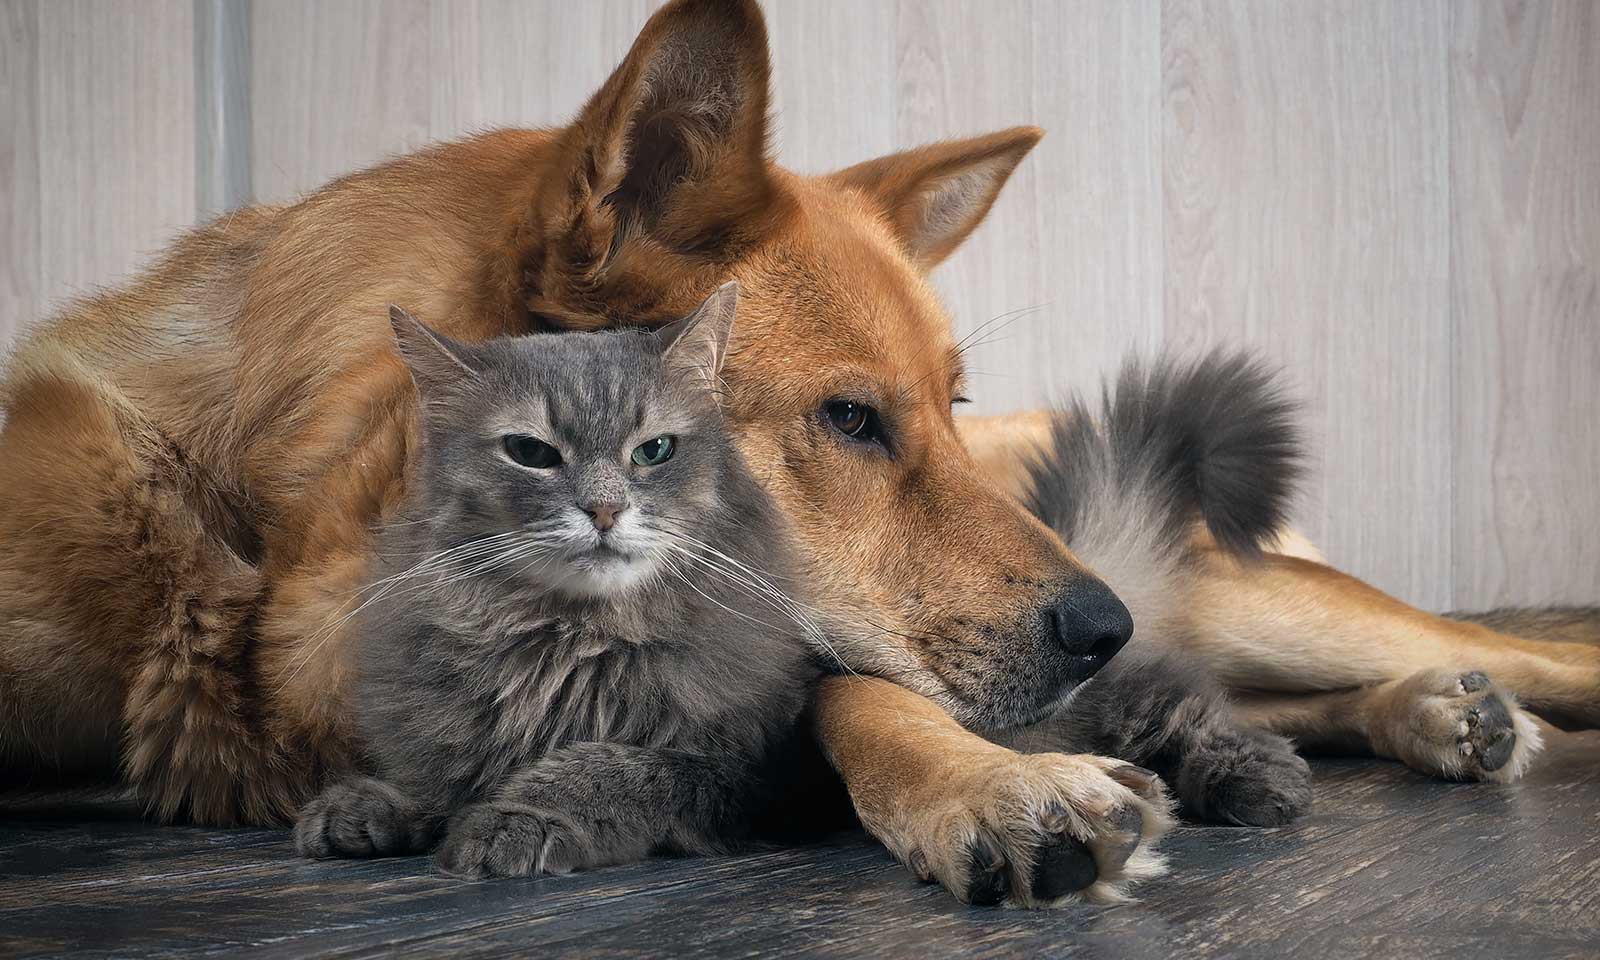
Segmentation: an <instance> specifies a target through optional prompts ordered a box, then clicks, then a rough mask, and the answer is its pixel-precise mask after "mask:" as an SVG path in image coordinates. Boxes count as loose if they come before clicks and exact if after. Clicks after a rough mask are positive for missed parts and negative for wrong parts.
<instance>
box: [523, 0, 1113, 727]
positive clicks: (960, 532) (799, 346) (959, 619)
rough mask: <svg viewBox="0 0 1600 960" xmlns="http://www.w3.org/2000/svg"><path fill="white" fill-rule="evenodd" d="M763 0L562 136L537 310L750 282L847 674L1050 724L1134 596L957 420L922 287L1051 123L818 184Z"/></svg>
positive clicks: (777, 447) (741, 8)
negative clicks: (988, 471)
mask: <svg viewBox="0 0 1600 960" xmlns="http://www.w3.org/2000/svg"><path fill="white" fill-rule="evenodd" d="M767 82H768V60H767V48H766V34H765V29H764V26H763V24H762V20H761V15H760V11H759V9H758V8H757V6H756V4H755V3H754V2H733V0H682V2H675V3H671V4H669V5H667V6H666V7H664V8H663V9H662V10H661V11H659V12H658V13H657V14H656V15H655V16H654V17H653V18H652V19H651V20H650V22H649V24H648V25H647V26H646V27H645V29H644V31H643V33H642V34H641V35H640V37H639V39H638V41H636V43H635V45H634V47H633V49H632V51H630V53H629V55H628V57H627V59H626V60H625V61H624V62H623V64H622V65H621V66H620V67H619V68H618V69H617V71H616V73H615V74H614V75H613V76H612V77H611V79H610V80H609V81H608V82H607V83H606V85H605V86H604V87H603V88H602V89H601V90H600V91H599V92H598V93H597V94H596V95H595V96H594V97H593V98H592V99H591V100H590V102H589V104H588V105H587V106H586V107H585V108H584V110H583V112H582V114H581V115H580V116H579V118H578V120H577V121H576V122H575V123H574V124H573V125H572V126H570V127H568V128H566V129H565V130H564V131H562V132H561V133H560V134H559V135H558V136H557V140H556V141H555V147H554V149H553V151H552V154H553V157H554V159H553V160H552V161H551V165H550V167H549V168H548V169H547V171H545V173H544V174H543V175H541V177H540V179H539V184H538V187H537V196H536V198H535V202H534V207H533V215H532V217H531V218H530V219H529V220H528V222H527V224H526V225H525V226H524V227H523V228H522V229H521V231H520V233H519V236H518V243H519V244H520V246H519V248H518V249H517V250H516V251H515V258H516V263H517V264H518V268H519V270H520V271H521V273H520V280H521V296H522V297H523V300H524V302H525V304H526V305H527V307H528V309H529V310H530V311H531V312H532V313H533V314H534V316H535V317H536V318H537V319H538V320H539V321H541V322H543V323H546V324H549V325H553V326H559V327H566V328H576V329H591V328H594V327H598V326H603V325H606V324H610V323H616V322H637V321H638V320H640V319H645V320H651V321H661V322H665V321H666V320H669V319H671V318H673V317H675V316H679V315H681V314H683V313H684V312H686V311H687V310H688V309H690V308H691V307H692V306H693V305H694V304H695V303H696V302H698V300H699V299H700V298H702V297H703V296H704V295H705V293H706V292H707V291H708V290H710V289H711V288H712V287H714V286H715V285H716V284H718V283H719V282H722V281H723V280H725V279H726V278H727V277H729V276H730V275H731V276H735V277H737V278H738V279H739V281H740V283H741V284H742V285H743V287H744V290H745V294H746V295H745V298H744V300H743V302H742V305H741V317H740V321H739V324H738V328H737V332H736V335H735V340H734V343H733V346H732V349H731V351H730V353H729V356H728V360H727V365H726V368H725V378H726V384H727V400H726V402H727V404H728V414H729V419H730V421H731V422H732V423H733V424H734V426H735V429H736V431H737V434H738V440H739V445H740V447H741V449H742V450H743V452H744V454H745V456H746V457H747V458H748V460H749V462H750V465H751V467H752V469H753V470H754V472H755V474H756V475H757V477H759V478H760V479H761V480H762V482H763V483H764V485H765V486H766V488H767V489H768V491H769V492H770V493H771V494H772V496H773V497H774V498H775V499H776V500H777V502H778V503H779V504H780V506H781V507H782V508H783V509H784V511H785V512H786V514H787V515H788V516H789V518H790V519H791V521H792V523H793V526H794V529H795V531H796V533H797V535H798V537H799V538H800V540H801V543H802V546H803V548H804V552H805V553H806V554H807V555H808V557H809V559H810V561H811V562H810V564H809V570H808V572H809V575H810V577H811V582H810V583H809V584H807V585H806V588H805V593H806V594H807V598H808V600H809V601H810V603H811V604H812V605H813V606H814V607H816V608H817V609H818V610H819V611H820V612H821V613H822V615H823V618H824V619H825V621H826V625H827V626H828V627H829V628H830V632H831V633H832V634H833V636H834V637H835V639H836V645H837V647H838V651H839V653H840V654H841V655H842V657H843V659H844V661H845V662H846V663H847V664H848V666H849V667H850V668H851V669H853V670H856V671H859V672H861V673H870V674H876V675H879V676H883V677H886V678H888V679H892V680H895V681H897V682H899V683H901V684H903V685H905V686H907V687H909V688H911V689H913V690H916V691H919V692H921V693H924V694H925V695H928V696H930V697H932V698H933V699H935V700H936V701H938V702H939V703H941V704H942V705H943V706H944V707H946V708H947V709H948V710H949V711H950V712H951V713H952V714H953V715H954V716H955V717H956V718H957V719H958V720H960V721H962V722H963V723H966V724H967V725H969V726H972V727H975V728H984V729H995V728H1004V727H1012V726H1017V725H1022V724H1026V723H1029V722H1032V721H1035V720H1037V719H1039V718H1041V717H1042V716H1044V715H1045V714H1047V713H1048V712H1049V711H1051V710H1052V709H1053V708H1054V707H1055V706H1056V705H1058V704H1059V703H1060V701H1061V700H1062V698H1063V697H1065V696H1066V695H1067V694H1069V693H1070V692H1071V690H1072V689H1074V688H1075V687H1076V686H1077V684H1078V683H1080V682H1081V681H1082V680H1084V679H1085V678H1087V677H1088V676H1089V675H1091V674H1092V673H1093V672H1094V671H1095V670H1096V669H1098V668H1099V666H1100V665H1102V664H1103V663H1104V662H1105V660H1106V659H1108V658H1109V657H1110V656H1111V655H1112V654H1114V653H1115V652H1116V651H1117V650H1118V649H1119V648H1120V647H1121V645H1122V644H1123V643H1124V642H1125V641H1126V640H1127V638H1128V636H1129V634H1130V633H1131V631H1132V624H1131V622H1130V620H1129V617H1128V613H1127V610H1126V609H1125V608H1124V607H1123V605H1122V604H1121V602H1120V601H1118V600H1117V598H1116V597H1115V595H1113V594H1112V592H1111V591H1110V590H1109V589H1108V588H1107V587H1106V586H1105V585H1104V584H1103V583H1101V582H1100V581H1099V580H1098V579H1097V578H1096V577H1095V576H1094V575H1093V574H1092V573H1090V572H1089V571H1088V570H1087V569H1085V568H1084V567H1083V566H1082V565H1081V564H1079V563H1078V562H1077V561H1076V560H1075V559H1074V558H1073V557H1072V555H1071V554H1070V553H1069V552H1068V551H1067V549H1066V548H1065V547H1064V546H1063V545H1062V543H1061V542H1060V540H1059V539H1058V538H1057V537H1055V536H1054V535H1053V534H1052V533H1051V532H1050V531H1049V530H1047V529H1046V528H1044V527H1043V526H1042V525H1041V524H1039V523H1038V522H1037V521H1035V520H1034V519H1033V518H1032V517H1030V516H1028V515H1027V514H1026V513H1025V512H1024V511H1023V510H1022V509H1021V508H1020V507H1019V506H1018V505H1017V503H1016V502H1015V501H1013V500H1011V499H1010V498H1009V497H1007V496H1006V495H1005V494H1003V493H1001V492H1000V491H999V490H997V489H996V488H995V487H994V485H993V484H992V483H991V482H989V481H988V480H987V479H986V478H985V476H983V475H982V474H981V473H980V471H979V469H978V467H977V465H976V464H975V462H974V461H973V459H972V457H971V455H970V454H969V453H968V451H967V450H966V448H965V447H964V446H963V444H962V442H961V440H960V438H959V437H958V435H957V431H956V425H955V420H954V418H953V416H952V405H953V404H955V403H959V402H960V400H961V399H962V397H963V393H964V391H965V390H966V384H965V379H964V375H963V368H962V355H961V350H960V345H959V344H958V343H957V342H956V341H955V339H954V337H953V336H952V334H951V325H950V321H949V318H948V317H947V315H946V314H945V312H944V310H943V309H942V308H941V306H940V304H939V302H938V300H937V299H936V297H935V296H934V294H933V292H932V290H931V288H930V287H929V285H928V284H927V282H926V281H925V279H924V275H925V273H926V271H928V270H929V269H931V268H932V267H933V266H935V265H936V264H938V263H939V262H940V261H941V260H943V259H944V258H945V257H946V256H948V255H949V254H950V253H951V252H952V251H953V250H954V249H955V248H956V247H957V246H958V245H959V244H960V243H961V242H962V240H964V239H965V238H966V237H967V235H968V234H969V233H970V232H971V231H972V230H973V229H974V228H975V227H976V226H977V224H978V222H979V221H980V220H981V219H982V218H983V217H984V215H985V214H986V213H987V212H988V210H989V207H990V205H991V204H992V203H993V202H994V199H995V197H996V195H997V194H998V193H999V191H1000V188H1001V187H1002V186H1003V185H1004V183H1005V181H1006V179H1007V178H1008V177H1009V176H1010V174H1011V172H1012V170H1013V169H1014V168H1015V167H1016V165H1017V164H1018V163H1019V162H1020V161H1021V160H1022V158H1023V156H1024V155H1025V154H1026V153H1027V152H1028V151H1029V150H1030V149H1031V148H1032V147H1033V145H1034V144H1035V143H1036V142H1037V141H1038V139H1039V137H1040V132H1039V131H1038V130H1035V129H1033V128H1018V129H1014V130H1008V131H1005V132H1002V133H997V134H993V135H991V136H986V137H979V138H975V139H971V140H963V141H952V142H947V143H942V144H938V145H935V146H932V147H927V148H923V149H920V150H914V151H910V152H907V153H903V154H897V155H894V156H890V157H885V158H881V159H878V160H874V161H871V162H868V163H864V164H861V165H859V166H856V167H852V168H850V169H847V170H844V171H841V172H839V173H836V174H832V175H829V176H822V177H801V176H797V175H794V174H791V173H789V172H787V171H785V170H783V169H782V168H780V167H778V166H776V165H775V164H773V163H771V162H770V161H769V159H768V157H767V153H766V141H767Z"/></svg>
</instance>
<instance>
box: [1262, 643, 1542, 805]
mask: <svg viewBox="0 0 1600 960" xmlns="http://www.w3.org/2000/svg"><path fill="white" fill-rule="evenodd" d="M1236 710H1237V712H1238V715H1239V719H1240V720H1241V721H1243V722H1245V723H1248V724H1250V725H1252V726H1255V727H1258V728H1260V729H1263V730H1271V731H1274V732H1276V733H1279V734H1281V735H1283V736H1286V737H1290V738H1292V739H1294V740H1295V741H1296V742H1297V743H1298V744H1299V745H1300V746H1301V747H1303V748H1305V749H1308V750H1311V751H1324V752H1335V753H1372V754H1375V755H1377V756H1380V757H1388V758H1390V759H1394V760H1399V761H1401V762H1403V763H1405V764H1406V765H1407V766H1409V767H1411V768H1412V769H1414V770H1420V771H1422V772H1424V773H1428V774H1432V775H1433V776H1437V777H1445V778H1447V779H1451V780H1493V781H1497V782H1500V783H1510V782H1511V781H1513V780H1516V779H1517V778H1519V777H1521V776H1522V774H1523V772H1524V771H1525V770H1527V768H1528V764H1529V762H1530V761H1532V759H1533V757H1534V755H1535V754H1537V753H1538V752H1539V749H1540V748H1541V747H1542V746H1543V738H1542V737H1541V736H1540V734H1539V728H1538V726H1537V725H1536V724H1535V723H1534V722H1533V720H1532V718H1530V717H1529V716H1528V715H1527V714H1526V713H1524V712H1523V711H1522V710H1520V709H1519V708H1518V706H1517V702H1516V700H1515V698H1513V697H1512V696H1511V694H1509V693H1508V692H1506V691H1504V690H1500V689H1498V688H1496V687H1495V686H1494V685H1493V684H1492V683H1491V682H1490V680H1489V678H1488V677H1487V676H1486V675H1485V674H1482V673H1479V672H1477V671H1469V672H1466V673H1461V672H1459V671H1451V670H1422V671H1419V672H1418V673H1415V674H1412V675H1411V676H1409V677H1406V678H1405V679H1403V680H1390V681H1387V682H1385V683H1379V684H1373V685H1371V686H1366V687H1357V688H1354V689H1351V690H1337V691H1332V692H1328V693H1301V694H1255V695H1248V696H1244V697H1241V698H1240V699H1239V702H1238V704H1237V707H1236Z"/></svg>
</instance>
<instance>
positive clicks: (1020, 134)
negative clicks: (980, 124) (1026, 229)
mask: <svg viewBox="0 0 1600 960" xmlns="http://www.w3.org/2000/svg"><path fill="white" fill-rule="evenodd" d="M1042 136H1044V131H1043V130H1040V129H1039V128H1038V127H1012V128H1011V129H1010V130H1002V131H1000V132H999V133H991V134H989V135H988V136H983V137H973V138H971V139H968V140H947V141H945V142H943V143H935V144H930V145H928V146H926V147H919V148H917V149H915V150H907V151H905V152H904V153H895V154H890V155H889V156H887V157H879V158H878V159H876V160H868V161H867V162H866V163H858V164H856V165H855V166H853V167H849V168H847V169H844V170H840V171H839V172H838V173H835V174H833V175H832V177H830V179H832V180H833V181H835V182H836V183H841V184H844V185H847V186H852V187H856V188H858V189H860V190H863V191H865V192H866V193H867V194H868V195H870V196H871V197H872V198H873V199H874V200H876V201H877V202H878V204H879V205H880V207H881V208H882V209H883V211H884V213H885V214H887V215H888V217H889V222H890V224H891V225H892V226H893V227H894V231H895V234H896V235H897V236H898V237H899V238H900V242H901V243H903V244H905V248H906V251H907V252H908V253H909V254H910V255H911V259H912V260H914V261H916V262H917V263H918V264H919V265H920V266H921V267H922V268H923V269H924V270H927V269H930V268H932V267H933V266H935V265H936V264H938V263H939V262H940V261H941V260H943V259H944V258H945V257H948V256H949V255H950V254H951V253H952V252H953V251H954V250H955V248H956V247H958V246H960V245H961V241H963V240H965V239H967V235H968V234H970V233H971V232H972V231H973V228H975V227H976V226H977V225H978V224H979V223H980V222H981V221H982V220H983V218H984V215H985V214H987V213H988V212H989V208H990V207H991V206H993V205H994V199H995V197H997V196H999V195H1000V188H1001V187H1003V186H1005V183H1006V180H1007V179H1008V178H1009V177H1010V176H1011V171H1013V170H1015V169H1016V168H1017V164H1019V163H1021V162H1022V158H1023V157H1025V156H1027V154H1028V151H1029V150H1032V149H1033V146H1034V144H1036V143H1038V142H1039V138H1040V137H1042Z"/></svg>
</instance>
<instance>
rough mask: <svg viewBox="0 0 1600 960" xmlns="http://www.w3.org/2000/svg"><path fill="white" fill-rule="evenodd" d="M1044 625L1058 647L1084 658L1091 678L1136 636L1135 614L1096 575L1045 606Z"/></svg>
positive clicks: (1086, 676) (1059, 594)
mask: <svg viewBox="0 0 1600 960" xmlns="http://www.w3.org/2000/svg"><path fill="white" fill-rule="evenodd" d="M1044 627H1045V633H1046V635H1047V636H1049V638H1050V639H1052V640H1054V641H1055V642H1056V645H1057V646H1058V647H1060V648H1061V649H1062V650H1064V651H1066V652H1067V653H1069V654H1071V655H1072V656H1074V657H1079V658H1081V659H1082V666H1083V669H1084V677H1085V678H1088V677H1090V676H1093V675H1094V674H1095V673H1096V672H1097V671H1098V670H1099V669H1100V668H1101V667H1103V666H1105V665H1106V661H1108V660H1110V659H1111V658H1112V657H1114V656H1116V654H1117V651H1118V650H1121V649H1122V647H1123V645H1124V644H1126V643H1127V642H1128V638H1129V637H1131V636H1133V617H1132V616H1131V615H1130V614H1129V613H1128V608H1127V607H1125V606H1123V604H1122V601H1121V600H1119V599H1117V595H1116V594H1114V593H1112V592H1111V588H1110V587H1108V586H1106V585H1105V584H1103V583H1101V582H1100V581H1099V580H1096V579H1094V578H1092V577H1080V578H1078V579H1077V580H1074V581H1073V582H1072V583H1070V584H1068V585H1067V587H1066V589H1064V590H1062V591H1061V592H1060V593H1058V594H1056V596H1055V598H1054V599H1053V600H1051V601H1050V603H1049V605H1048V606H1046V607H1045V609H1044Z"/></svg>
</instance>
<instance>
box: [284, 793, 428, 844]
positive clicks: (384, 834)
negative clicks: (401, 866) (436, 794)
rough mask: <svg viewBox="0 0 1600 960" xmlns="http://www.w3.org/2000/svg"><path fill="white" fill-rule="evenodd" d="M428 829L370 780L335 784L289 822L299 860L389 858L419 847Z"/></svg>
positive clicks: (408, 806)
mask: <svg viewBox="0 0 1600 960" xmlns="http://www.w3.org/2000/svg"><path fill="white" fill-rule="evenodd" d="M427 832H428V828H427V825H426V823H425V822H424V819H423V818H422V817H421V816H420V815H419V814H418V812H417V809H416V805H415V804H414V803H412V802H411V801H410V800H409V799H407V798H406V796H405V795H404V794H402V793H401V792H400V791H399V790H396V789H395V788H394V787H392V786H390V785H389V784H387V783H384V782H383V781H381V780H374V779H372V778H371V777H357V778H354V779H350V780H343V781H340V782H339V783H335V784H334V785H333V786H331V787H328V788H327V789H326V790H324V791H322V794H321V795H320V796H318V797H317V798H316V799H315V800H312V801H311V802H310V803H308V804H306V805H305V808H304V809H302V810H301V811H300V816H299V818H298V819H297V820H296V821H295V824H294V846H295V849H296V850H297V851H299V853H300V855H301V856H303V857H316V858H319V859H322V858H327V857H392V856H399V855H401V854H407V853H413V852H415V851H417V850H419V849H424V848H425V847H426V843H427V837H426V836H425V834H426V833H427Z"/></svg>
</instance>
